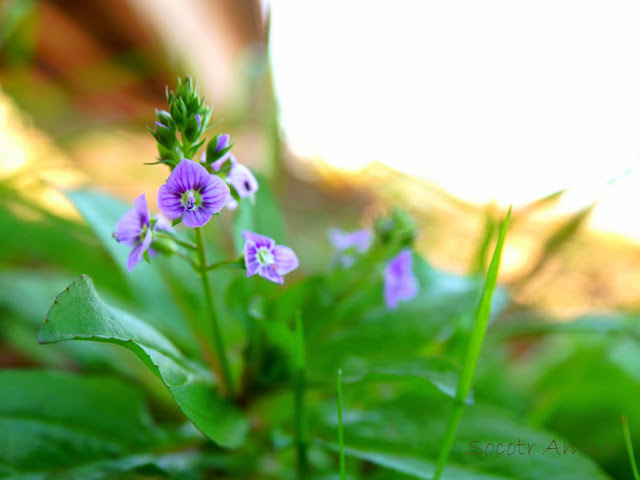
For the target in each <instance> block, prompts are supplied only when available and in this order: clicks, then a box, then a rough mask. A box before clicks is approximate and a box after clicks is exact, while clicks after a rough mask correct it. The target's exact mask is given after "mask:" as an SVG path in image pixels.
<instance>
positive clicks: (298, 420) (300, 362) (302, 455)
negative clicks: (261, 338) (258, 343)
mask: <svg viewBox="0 0 640 480" xmlns="http://www.w3.org/2000/svg"><path fill="white" fill-rule="evenodd" d="M294 368H295V385H294V419H295V426H294V428H295V432H294V436H295V444H296V454H297V457H298V463H297V479H298V480H304V478H305V476H306V471H307V439H306V432H305V420H304V390H305V345H304V330H303V327H302V319H301V317H300V312H297V313H296V358H295V365H294Z"/></svg>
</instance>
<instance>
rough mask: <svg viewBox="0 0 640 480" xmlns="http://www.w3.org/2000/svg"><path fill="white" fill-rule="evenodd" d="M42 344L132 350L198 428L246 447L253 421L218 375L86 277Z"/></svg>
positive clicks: (53, 315)
mask: <svg viewBox="0 0 640 480" xmlns="http://www.w3.org/2000/svg"><path fill="white" fill-rule="evenodd" d="M38 339H39V341H40V342H42V343H50V342H59V341H63V340H94V341H99V342H108V343H115V344H118V345H121V346H123V347H125V348H128V349H129V350H131V351H132V352H134V353H135V354H136V355H137V356H138V357H140V359H141V360H142V361H143V362H144V363H145V364H146V365H147V366H148V367H149V368H150V369H151V370H152V371H153V372H154V373H156V374H157V375H158V377H160V379H161V380H162V381H163V382H164V384H165V385H166V386H167V387H168V388H169V391H170V392H171V394H172V396H173V398H174V399H175V401H176V403H177V404H178V406H179V407H180V409H181V410H182V411H183V412H184V414H185V415H186V416H187V417H188V418H189V419H190V420H191V421H193V423H194V424H195V426H196V427H198V429H200V430H201V431H202V432H203V433H205V434H206V435H207V436H208V437H209V438H211V439H212V440H213V441H214V442H216V443H218V444H219V445H221V446H223V447H228V448H233V447H237V446H239V445H241V444H242V443H243V441H244V438H245V436H246V434H247V431H248V428H249V424H248V421H247V419H246V418H245V417H244V416H243V415H242V414H241V413H240V412H239V411H238V410H236V409H235V408H234V407H233V406H232V405H230V404H229V403H227V402H226V401H224V400H222V399H221V398H220V397H219V396H218V394H217V392H216V390H215V378H214V377H213V375H212V374H211V373H210V372H209V371H207V370H206V369H205V368H204V367H203V366H202V365H200V364H197V363H195V362H193V361H190V360H188V359H187V358H186V357H185V356H184V355H183V354H182V353H181V352H180V351H179V350H178V349H177V348H176V347H175V346H174V345H173V344H172V343H171V342H170V341H169V340H168V339H167V338H166V337H164V336H163V335H162V334H161V333H159V332H158V331H157V330H155V328H153V327H152V326H150V325H148V324H147V323H145V322H143V321H142V320H139V319H137V318H135V317H133V316H131V315H129V314H128V313H126V312H123V311H121V310H118V309H116V308H113V307H109V306H107V305H106V304H105V303H104V302H103V301H102V300H101V299H100V297H99V296H98V294H97V292H96V291H95V289H94V287H93V282H92V281H91V279H90V278H89V277H87V276H86V275H83V276H82V277H80V278H79V279H78V280H76V281H75V282H73V283H72V284H71V285H69V287H67V289H66V290H65V291H64V292H62V293H61V294H60V295H58V297H57V298H56V300H55V302H54V304H53V306H52V307H51V309H50V310H49V313H48V314H47V318H46V320H45V324H44V325H43V327H42V329H41V330H40V335H39V337H38Z"/></svg>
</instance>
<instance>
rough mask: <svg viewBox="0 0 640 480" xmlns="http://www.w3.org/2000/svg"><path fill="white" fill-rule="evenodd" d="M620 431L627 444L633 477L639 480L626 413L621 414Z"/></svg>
mask: <svg viewBox="0 0 640 480" xmlns="http://www.w3.org/2000/svg"><path fill="white" fill-rule="evenodd" d="M622 433H623V434H624V443H625V444H626V445H627V453H628V454H629V461H630V462H631V470H632V471H633V478H634V479H635V480H640V473H638V465H637V464H636V457H635V455H634V453H633V444H632V443H631V432H629V420H628V419H627V416H626V415H623V416H622Z"/></svg>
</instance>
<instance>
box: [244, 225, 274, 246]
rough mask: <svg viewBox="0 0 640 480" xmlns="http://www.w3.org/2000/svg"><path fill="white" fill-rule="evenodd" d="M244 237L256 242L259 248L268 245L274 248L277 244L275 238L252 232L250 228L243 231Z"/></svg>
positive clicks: (246, 239)
mask: <svg viewBox="0 0 640 480" xmlns="http://www.w3.org/2000/svg"><path fill="white" fill-rule="evenodd" d="M242 238H244V240H245V242H247V241H249V240H251V241H252V242H253V243H255V245H256V247H257V248H260V247H267V248H268V249H269V250H272V249H273V247H274V246H275V244H276V242H275V240H274V239H273V238H269V237H266V236H264V235H260V234H258V233H254V232H250V231H249V230H243V231H242Z"/></svg>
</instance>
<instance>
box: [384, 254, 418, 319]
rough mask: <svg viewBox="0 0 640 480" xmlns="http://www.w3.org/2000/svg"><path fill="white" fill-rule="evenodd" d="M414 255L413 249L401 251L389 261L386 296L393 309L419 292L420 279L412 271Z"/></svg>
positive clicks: (386, 272)
mask: <svg viewBox="0 0 640 480" xmlns="http://www.w3.org/2000/svg"><path fill="white" fill-rule="evenodd" d="M412 263H413V257H412V254H411V250H409V249H405V250H403V251H401V252H400V253H399V254H398V255H397V256H396V257H395V258H392V259H391V260H390V261H389V262H388V263H387V268H386V270H385V275H384V298H385V302H386V304H387V307H388V308H389V309H391V310H393V309H395V308H396V307H397V306H398V302H399V301H401V300H410V299H412V298H413V297H415V296H416V295H417V294H418V289H419V287H418V281H417V279H416V277H415V275H414V274H413V272H412V271H411V268H412Z"/></svg>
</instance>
